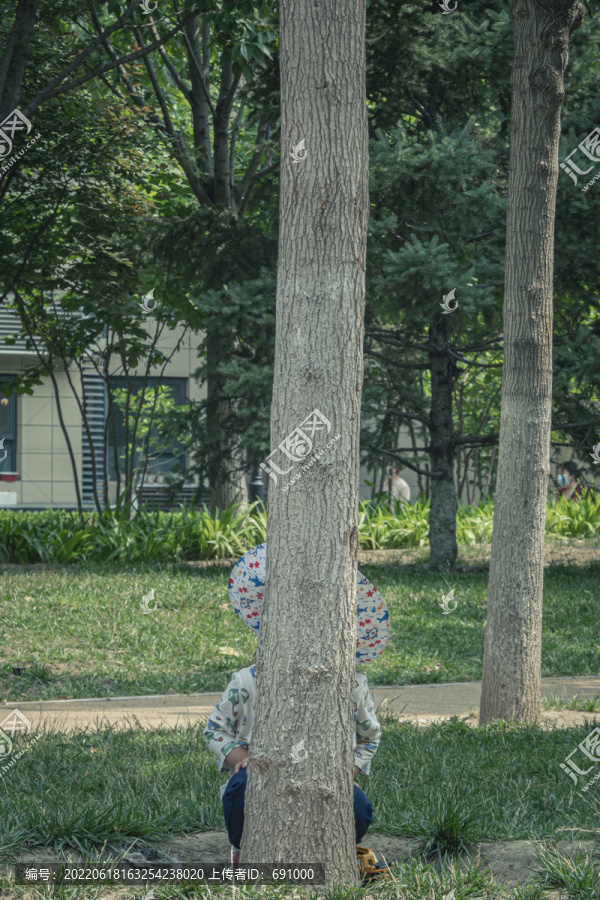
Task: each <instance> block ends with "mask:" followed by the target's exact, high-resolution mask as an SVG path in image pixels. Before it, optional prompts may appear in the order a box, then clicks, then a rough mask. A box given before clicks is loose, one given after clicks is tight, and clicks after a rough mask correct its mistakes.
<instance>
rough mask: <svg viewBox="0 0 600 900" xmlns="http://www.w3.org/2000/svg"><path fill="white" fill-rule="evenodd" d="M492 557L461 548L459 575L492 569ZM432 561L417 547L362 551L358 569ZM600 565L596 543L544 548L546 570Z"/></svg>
mask: <svg viewBox="0 0 600 900" xmlns="http://www.w3.org/2000/svg"><path fill="white" fill-rule="evenodd" d="M491 553H492V547H491V544H472V545H471V546H464V545H461V546H459V548H458V563H457V566H456V569H457V571H459V572H464V571H468V570H469V569H471V568H479V567H481V568H486V569H487V568H489V565H490V557H491ZM428 561H429V549H428V548H427V547H418V548H415V549H412V550H361V551H360V552H359V554H358V564H359V565H361V564H362V565H401V566H407V565H419V564H421V565H423V566H427V564H428ZM592 563H600V546H599V545H598V543H597V541H594V542H593V543H592V544H590V542H589V541H584V540H575V539H571V538H569V539H566V540H564V541H561V540H550V541H546V543H545V545H544V567H548V566H588V565H590V564H592Z"/></svg>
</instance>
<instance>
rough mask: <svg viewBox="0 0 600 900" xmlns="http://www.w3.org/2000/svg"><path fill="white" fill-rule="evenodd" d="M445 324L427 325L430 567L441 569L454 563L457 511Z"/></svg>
mask: <svg viewBox="0 0 600 900" xmlns="http://www.w3.org/2000/svg"><path fill="white" fill-rule="evenodd" d="M448 347H449V341H448V323H447V319H446V318H444V317H443V316H442V315H439V316H436V318H435V320H434V321H433V322H432V324H431V325H430V326H429V363H430V368H431V413H430V416H429V433H430V445H429V446H430V450H429V460H430V471H431V472H432V473H438V474H433V475H431V476H430V483H431V508H430V511H429V546H430V555H429V567H430V568H431V569H441V568H446V567H452V566H454V565H455V564H456V558H457V555H458V547H457V544H456V512H457V509H458V500H457V497H456V484H455V482H454V444H453V437H454V421H453V418H452V382H453V368H452V361H451V359H450V355H449V354H448Z"/></svg>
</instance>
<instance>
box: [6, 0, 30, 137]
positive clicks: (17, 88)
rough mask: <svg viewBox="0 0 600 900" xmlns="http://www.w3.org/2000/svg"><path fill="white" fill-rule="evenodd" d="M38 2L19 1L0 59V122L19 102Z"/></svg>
mask: <svg viewBox="0 0 600 900" xmlns="http://www.w3.org/2000/svg"><path fill="white" fill-rule="evenodd" d="M37 5H38V0H19V4H18V6H17V11H16V14H15V21H14V23H13V27H12V29H11V32H10V35H9V36H8V41H7V43H6V46H5V48H4V52H3V54H2V58H1V59H0V122H2V121H4V119H5V118H6V116H8V115H9V114H10V113H11V112H12V111H13V109H15V107H16V106H18V105H19V101H20V99H21V84H22V82H23V76H24V74H25V66H26V65H27V57H28V54H29V41H30V39H31V35H32V34H33V28H34V25H35V17H36V13H37Z"/></svg>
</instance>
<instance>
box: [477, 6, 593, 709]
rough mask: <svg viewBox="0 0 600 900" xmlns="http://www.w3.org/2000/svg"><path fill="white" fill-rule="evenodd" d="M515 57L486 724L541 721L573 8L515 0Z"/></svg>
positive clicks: (578, 15) (576, 12)
mask: <svg viewBox="0 0 600 900" xmlns="http://www.w3.org/2000/svg"><path fill="white" fill-rule="evenodd" d="M511 14H512V18H513V26H514V32H515V59H514V65H513V75H512V91H513V96H512V123H511V147H510V171H509V181H508V208H507V218H506V231H507V234H506V272H505V285H506V286H505V294H504V366H503V373H502V405H501V412H500V445H499V456H498V480H497V489H496V501H495V507H494V531H493V537H492V557H491V564H490V580H489V589H488V616H487V626H486V634H485V652H484V661H483V689H482V694H481V710H480V721H481V722H488V721H490V720H491V719H498V718H502V719H508V718H514V719H517V720H519V721H523V722H532V721H535V719H536V718H537V716H538V714H539V708H540V687H541V685H540V681H541V653H542V586H543V572H544V569H543V560H544V553H543V551H544V529H545V520H546V494H547V489H548V474H549V467H550V463H549V446H550V416H551V388H552V270H553V253H554V212H555V204H556V182H557V177H558V141H559V136H560V108H561V103H562V98H563V95H564V86H563V84H564V82H563V76H564V70H565V68H566V65H567V53H568V46H569V37H570V34H571V32H572V31H574V30H575V29H576V28H579V27H580V25H581V23H582V21H583V6H582V4H581V3H579V2H577V0H546V2H543V3H542V2H541V0H512V2H511Z"/></svg>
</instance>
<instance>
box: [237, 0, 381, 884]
mask: <svg viewBox="0 0 600 900" xmlns="http://www.w3.org/2000/svg"><path fill="white" fill-rule="evenodd" d="M280 16H281V33H280V34H281V36H280V66H281V101H282V102H281V106H282V110H281V113H282V115H281V138H282V148H283V156H282V160H283V162H284V164H283V165H282V172H281V179H280V180H281V193H280V235H279V259H278V281H277V310H276V314H277V322H276V339H275V368H274V386H273V404H272V415H271V446H272V447H277V445H278V444H279V443H280V442H281V441H282V440H284V439H285V436H286V435H288V436H289V437H290V440H289V442H288V447H294V448H295V450H296V454H303V453H304V452H305V450H306V445H305V449H304V451H301V442H300V443H298V442H297V441H295V440H294V435H293V434H291V433H292V432H294V431H295V429H296V428H297V427H298V426H300V425H301V423H304V429H305V430H308V433H309V435H310V434H311V432H312V435H313V437H312V441H313V444H314V448H315V450H318V449H320V448H324V446H325V441H326V434H325V432H326V431H328V433H330V434H331V435H332V436H334V435H337V434H339V435H340V438H339V440H338V441H337V442H336V443H335V444H334V446H333V447H330V448H329V449H328V451H327V453H326V454H324V455H322V456H321V457H320V458H319V459H316V457H314V459H316V462H313V464H312V465H311V466H310V467H308V466H307V467H306V470H305V471H303V472H302V478H301V479H300V481H299V483H297V484H294V485H293V486H292V487H291V488H290V490H289V491H287V492H286V491H283V490H282V489H281V484H278V485H275V486H272V487H271V490H270V492H269V494H270V496H269V522H268V540H267V582H266V597H265V607H264V610H263V619H262V622H261V628H260V631H259V656H258V665H257V704H256V723H255V726H254V729H253V735H252V745H251V748H250V750H251V759H250V769H249V772H250V774H249V777H248V789H247V795H246V814H245V828H244V838H243V847H242V854H243V857H242V858H244V859H246V860H253V861H264V862H267V861H273V860H276V861H280V862H282V861H285V860H290V859H292V858H294V859H298V860H300V859H302V860H309V859H310V860H315V861H316V862H323V863H325V864H326V866H327V870H326V871H327V873H328V878H329V879H333V878H336V877H340V878H341V879H343V880H344V881H348V882H351V883H356V881H357V865H356V848H355V830H354V817H353V787H352V769H353V750H352V737H353V721H352V705H353V701H352V698H353V690H354V665H355V647H356V624H355V604H356V572H357V569H356V566H357V553H358V543H359V540H358V519H357V515H358V476H359V425H360V400H361V388H362V377H363V359H362V344H363V315H364V292H365V261H366V238H367V221H368V213H369V202H368V131H367V109H366V103H365V4H364V3H363V2H362V0H348V2H346V3H345V4H339V3H337V2H336V0H321V2H320V3H314V2H313V0H295V2H294V0H282V3H281V12H280ZM292 148H294V149H295V158H292V156H291V151H292ZM303 157H304V158H303ZM311 413H312V415H311ZM307 419H308V420H309V421H307ZM319 423H320V425H321V427H320V429H319ZM296 434H297V433H296ZM297 436H298V437H301V436H300V435H297ZM291 698H295V702H293V701H292V699H291ZM317 720H318V722H319V725H318V728H317V727H316V725H315V723H316V722H317ZM273 721H277V728H276V729H275V730H274V729H273V727H272V723H273ZM300 741H305V749H306V759H305V761H304V762H303V763H302V765H301V766H298V765H294V764H293V762H292V760H291V749H292V747H293V746H294V745H296V744H297V743H299V742H300Z"/></svg>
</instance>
